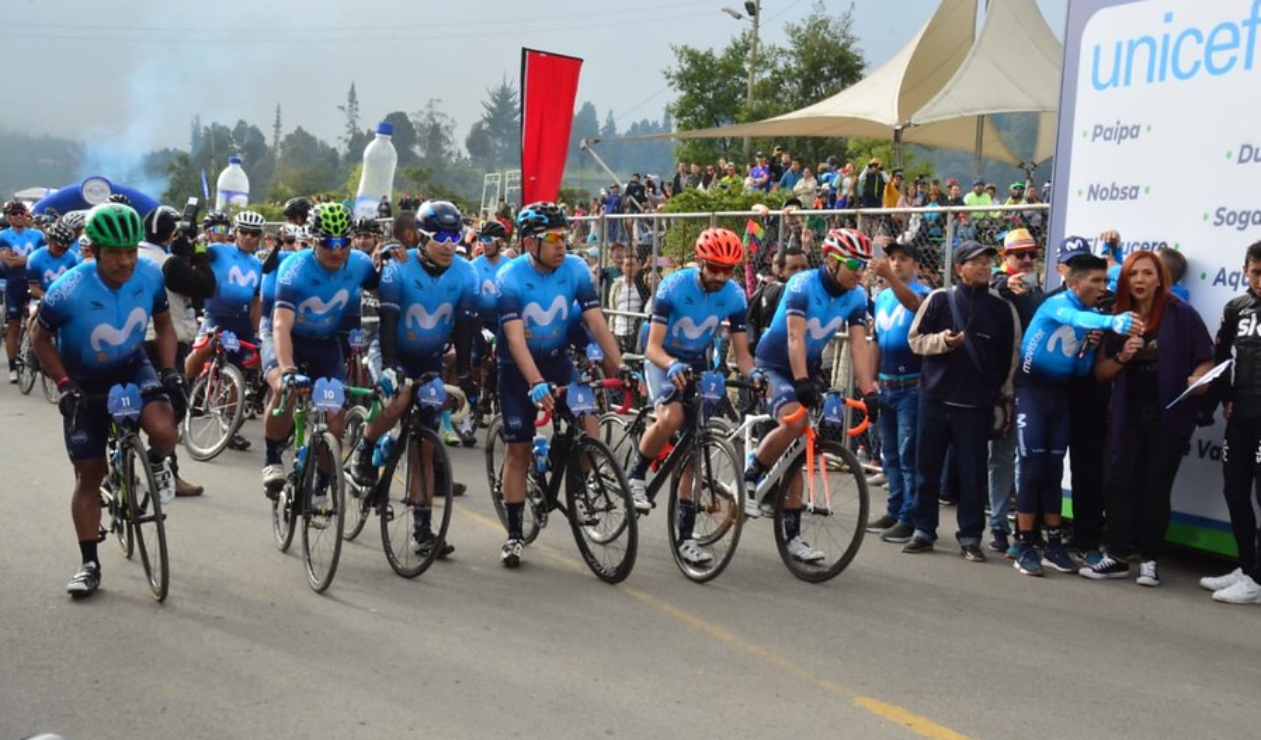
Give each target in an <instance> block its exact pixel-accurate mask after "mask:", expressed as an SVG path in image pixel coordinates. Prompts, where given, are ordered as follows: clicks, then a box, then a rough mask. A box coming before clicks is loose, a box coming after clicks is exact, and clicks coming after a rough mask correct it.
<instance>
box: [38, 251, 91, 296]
mask: <svg viewBox="0 0 1261 740" xmlns="http://www.w3.org/2000/svg"><path fill="white" fill-rule="evenodd" d="M82 261H83V259H82V258H81V257H80V256H79V253H78V252H72V251H70V250H69V249H67V250H66V251H65V252H62V254H61V256H60V257H57V256H54V255H53V253H52V251H50V250H49V249H48V247H40V248H39V249H36V250H35V251H34V252H32V253H31V256H30V257H27V258H26V281H27V282H28V283H30V284H31V285H38V286H39V289H40V290H42V291H44V292H45V293H47V292H48V286H50V285H52V284H53V281H54V280H56V279H57V278H59V277H61V276H62V274H63V273H65V272H66V271H67V270H69V269H70V268H72V267H74V266H75V265H77V264H79V263H80V262H82Z"/></svg>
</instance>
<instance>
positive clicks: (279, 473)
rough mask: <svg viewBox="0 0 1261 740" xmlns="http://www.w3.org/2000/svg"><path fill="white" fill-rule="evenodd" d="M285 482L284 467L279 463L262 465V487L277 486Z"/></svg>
mask: <svg viewBox="0 0 1261 740" xmlns="http://www.w3.org/2000/svg"><path fill="white" fill-rule="evenodd" d="M284 483H285V469H284V466H281V465H264V466H263V487H264V488H279V487H280V486H282V485H284Z"/></svg>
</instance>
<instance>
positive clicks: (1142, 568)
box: [1137, 560, 1160, 588]
mask: <svg viewBox="0 0 1261 740" xmlns="http://www.w3.org/2000/svg"><path fill="white" fill-rule="evenodd" d="M1137 583H1138V585H1140V586H1150V587H1152V588H1155V587H1156V586H1159V585H1160V576H1159V575H1157V573H1156V561H1155V560H1144V561H1143V562H1141V563H1139V564H1138V581H1137Z"/></svg>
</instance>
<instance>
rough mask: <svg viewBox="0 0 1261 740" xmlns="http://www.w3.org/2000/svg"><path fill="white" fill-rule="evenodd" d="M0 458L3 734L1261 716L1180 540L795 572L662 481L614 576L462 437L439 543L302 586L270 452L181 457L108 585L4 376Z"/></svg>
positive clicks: (890, 554) (366, 539) (50, 422)
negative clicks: (710, 531)
mask: <svg viewBox="0 0 1261 740" xmlns="http://www.w3.org/2000/svg"><path fill="white" fill-rule="evenodd" d="M246 434H247V436H248V437H250V438H252V439H253V440H254V441H255V444H256V446H257V445H258V444H260V435H261V432H260V430H259V425H258V424H257V423H256V422H250V423H249V424H247V428H246ZM0 460H3V469H4V473H3V478H2V479H0V492H3V495H4V499H5V500H6V501H7V502H8V503H9V506H8V507H7V508H6V512H7V517H6V525H5V526H4V527H3V533H4V534H3V538H2V539H0V552H2V553H3V566H2V567H0V625H3V630H2V631H0V672H2V675H3V678H2V679H0V740H5V739H7V738H18V737H21V736H23V735H24V734H27V733H29V732H33V731H36V730H44V731H56V732H59V733H61V734H62V735H64V736H65V737H67V738H69V739H70V740H88V739H95V738H120V739H121V738H129V739H130V738H164V739H165V738H172V737H180V738H185V739H188V740H191V739H192V738H216V739H217V738H260V737H265V738H276V739H280V738H346V737H379V738H396V737H405V736H413V737H414V736H416V735H418V734H422V733H423V734H424V735H426V736H430V737H443V738H480V737H497V738H512V737H537V738H571V737H572V738H594V737H608V738H617V737H623V738H665V737H683V738H709V737H717V736H719V735H721V736H725V737H738V738H744V737H790V738H819V737H844V738H874V739H877V740H883V739H885V738H890V739H893V738H913V737H916V736H920V737H928V738H1000V737H1009V736H1012V735H1013V734H1014V733H1018V732H1020V731H1022V730H1023V733H1024V734H1025V735H1026V736H1028V737H1036V738H1059V737H1065V738H1068V737H1073V738H1076V737H1097V738H1143V739H1148V738H1154V737H1214V738H1253V737H1255V736H1256V728H1257V724H1258V722H1257V720H1258V719H1259V718H1261V710H1258V709H1257V708H1256V707H1257V704H1256V697H1257V689H1258V687H1259V686H1261V651H1259V650H1258V648H1257V642H1258V635H1261V622H1259V621H1258V620H1261V610H1258V609H1254V608H1251V607H1225V606H1219V605H1215V604H1213V603H1212V602H1211V601H1210V600H1209V599H1208V594H1207V593H1206V592H1203V591H1200V590H1199V589H1197V588H1196V587H1195V579H1196V578H1198V576H1199V575H1201V574H1202V573H1203V572H1205V571H1207V570H1217V569H1220V564H1217V563H1209V562H1192V561H1189V560H1185V559H1184V560H1182V561H1181V562H1180V563H1170V564H1168V565H1167V566H1165V567H1164V568H1163V569H1162V576H1163V577H1164V579H1165V585H1164V586H1162V587H1161V588H1160V589H1159V590H1156V591H1151V590H1147V589H1142V588H1139V587H1137V586H1134V585H1133V584H1132V583H1124V582H1110V583H1093V582H1088V581H1086V580H1085V579H1081V578H1077V577H1075V576H1074V577H1070V576H1059V577H1055V576H1048V577H1047V578H1045V579H1032V578H1026V577H1022V576H1019V575H1018V574H1016V573H1015V572H1014V571H1013V570H1012V568H1011V567H1010V565H1009V564H1008V562H1007V561H1005V560H991V561H990V562H988V563H985V564H981V565H972V564H967V563H964V562H963V561H962V560H961V559H960V558H959V557H958V556H957V555H956V554H955V553H953V552H949V553H947V552H939V553H936V554H933V555H927V556H916V557H912V556H906V555H901V554H900V553H898V552H897V549H896V548H895V547H893V546H891V545H886V544H884V543H881V542H879V541H878V540H874V539H869V540H868V541H867V542H866V543H865V545H864V548H863V550H862V552H861V553H860V554H859V557H858V559H857V560H856V562H855V564H854V565H853V566H851V568H850V569H849V570H848V571H847V572H846V573H845V574H843V575H842V576H841V577H840V578H839V579H837V580H836V581H834V582H832V583H830V584H827V585H824V586H811V585H808V584H805V583H802V582H799V581H797V580H795V579H793V578H792V577H790V576H789V575H788V574H787V572H786V571H785V570H784V569H783V566H782V565H781V564H780V563H779V561H778V559H777V556H776V555H775V551H774V544H773V541H772V536H771V531H770V529H769V525H768V524H767V523H765V522H759V523H754V524H752V525H751V526H750V527H749V528H747V529H746V530H745V538H744V539H743V541H742V543H741V551H740V553H739V554H738V555H737V558H736V561H735V562H734V563H733V564H732V566H731V567H730V568H729V569H728V571H727V572H726V573H725V574H724V575H723V576H722V577H721V578H719V579H718V580H717V581H716V582H714V583H712V584H709V585H706V586H697V585H695V584H692V583H690V582H689V581H687V580H685V579H684V578H683V577H682V576H681V575H680V574H679V573H678V572H677V570H676V569H675V566H674V564H673V562H672V560H671V558H670V555H669V553H668V551H667V550H666V547H665V542H666V539H665V532H664V526H665V525H664V523H663V521H662V517H661V514H660V510H659V511H658V512H657V513H654V514H653V515H652V516H650V517H649V518H648V519H646V520H642V524H643V533H642V535H641V537H642V539H641V551H640V558H639V562H638V564H637V566H636V569H635V572H634V573H633V574H632V576H631V578H630V579H629V580H628V581H627V582H626V583H625V584H624V585H622V586H618V587H610V586H607V585H604V584H602V583H600V582H598V581H597V580H596V579H595V578H594V577H593V576H592V575H591V574H590V573H589V572H588V571H587V570H586V568H585V566H583V565H582V563H581V561H580V560H579V558H578V555H577V552H576V550H575V548H574V545H573V542H572V539H571V538H570V536H569V533H568V532H567V531H565V530H563V529H562V528H560V527H552V528H549V529H548V530H546V531H545V532H544V533H543V535H542V537H541V538H540V540H539V541H538V542H537V543H536V544H535V545H533V546H531V547H530V548H529V549H528V550H527V551H526V557H527V560H526V563H525V565H523V566H522V568H521V569H520V570H518V571H506V570H504V569H503V568H501V567H500V566H499V564H498V548H499V545H500V543H501V540H502V532H501V531H500V529H499V526H498V524H497V522H496V521H495V520H494V518H493V513H492V510H491V507H490V503H489V500H488V498H487V496H486V494H485V492H484V486H483V485H481V484H480V477H479V476H480V475H481V467H480V464H481V455H480V451H478V450H469V451H463V450H462V451H458V452H456V453H455V460H456V464H457V472H459V473H463V474H465V475H466V476H467V478H466V480H469V481H470V482H472V491H471V492H470V495H469V496H467V497H466V498H464V499H461V500H460V502H459V504H458V508H457V512H456V516H455V519H454V521H453V525H452V533H453V534H452V538H453V540H454V542H455V544H456V545H457V548H458V549H457V551H456V553H455V555H454V556H453V558H452V559H451V560H450V561H448V562H443V563H438V564H436V565H435V566H434V568H433V569H431V570H430V571H429V572H428V573H426V574H425V575H423V576H422V577H420V578H419V579H417V580H415V581H407V580H404V579H401V578H398V577H397V576H395V575H394V574H393V573H392V572H391V571H390V569H389V566H388V565H387V564H386V563H385V560H384V557H383V555H382V553H381V551H380V546H379V539H378V538H376V537H374V536H373V534H374V530H373V529H372V526H373V524H375V522H371V523H370V524H369V529H368V530H367V531H366V532H365V534H364V535H363V536H362V537H361V538H360V541H358V542H355V543H353V544H351V545H349V546H348V547H347V548H346V549H345V550H344V551H343V557H342V565H341V568H340V570H339V571H338V574H337V580H336V582H335V583H334V584H333V587H332V588H331V589H330V591H329V592H328V593H327V594H325V595H324V596H318V595H316V594H314V593H312V592H311V591H310V589H309V588H308V587H307V586H306V582H305V576H304V574H303V571H302V564H301V561H300V559H299V557H298V556H297V555H296V554H288V555H282V554H279V553H278V552H277V551H276V550H275V549H274V548H273V546H272V544H271V534H270V524H269V519H268V507H267V504H266V501H265V499H264V498H263V496H262V495H261V493H259V487H258V484H257V476H258V468H259V462H260V457H259V454H258V453H254V452H251V453H235V452H228V453H225V455H224V456H223V457H221V458H220V459H219V460H217V461H215V462H213V463H210V464H204V465H203V464H195V463H190V464H188V469H187V474H188V477H189V478H191V479H194V480H196V481H198V482H200V483H203V484H204V485H205V486H206V487H207V489H208V491H209V492H208V494H207V495H206V496H205V497H203V498H201V499H195V500H194V499H181V500H178V501H177V502H176V503H175V504H174V505H172V506H171V507H170V510H169V519H168V531H169V533H170V539H171V558H172V585H171V595H170V598H169V599H168V601H167V602H166V604H164V605H157V604H155V603H154V602H153V601H152V600H151V598H150V597H149V595H148V592H147V588H146V586H145V583H144V580H143V576H142V574H141V572H140V568H139V566H138V565H137V564H134V563H128V562H125V561H124V560H123V559H122V557H121V555H120V554H119V553H118V550H117V548H116V547H114V545H113V542H112V541H111V542H106V543H104V544H103V545H102V548H103V549H102V551H101V552H102V563H103V573H104V584H103V589H102V591H101V592H100V593H99V594H98V595H97V596H95V597H93V598H92V599H90V600H88V601H86V602H82V603H76V602H73V601H71V600H70V599H69V598H68V597H67V596H66V595H65V593H64V592H63V590H62V589H63V587H64V584H65V582H66V581H67V580H68V578H69V576H70V574H71V573H72V572H73V570H74V569H75V567H76V565H77V556H78V554H77V551H76V549H75V546H74V542H73V533H72V530H71V525H70V518H69V511H68V509H69V506H68V498H69V490H70V485H71V475H70V467H69V465H68V464H67V462H66V460H65V456H64V453H63V449H62V444H61V434H60V424H59V420H58V417H57V416H56V413H55V410H54V409H53V407H52V406H49V405H47V404H46V403H45V402H44V401H43V400H42V399H39V398H37V397H31V398H26V397H20V396H18V394H17V393H16V392H15V390H14V389H13V388H12V387H0ZM878 490H879V489H878ZM18 502H25V503H29V504H34V505H28V506H23V507H20V508H19V507H18V506H16V505H15V504H17V503H18ZM295 550H296V548H295Z"/></svg>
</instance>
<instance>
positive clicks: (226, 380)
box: [184, 363, 245, 462]
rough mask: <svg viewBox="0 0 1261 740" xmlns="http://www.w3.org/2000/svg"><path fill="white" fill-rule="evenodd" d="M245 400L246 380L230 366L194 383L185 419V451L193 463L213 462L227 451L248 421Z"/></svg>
mask: <svg viewBox="0 0 1261 740" xmlns="http://www.w3.org/2000/svg"><path fill="white" fill-rule="evenodd" d="M244 399H245V378H243V377H241V371H240V370H237V369H236V368H235V367H234V366H232V365H230V364H228V363H222V364H219V365H217V366H215V367H213V368H212V369H211V371H210V372H208V373H206V374H204V375H202V376H201V377H200V378H198V379H197V380H196V381H195V382H194V383H193V389H192V392H190V393H189V394H188V413H187V414H185V416H184V447H185V448H187V449H188V454H189V455H190V456H191V457H192V458H193V459H194V460H198V461H200V462H206V461H208V460H213V459H215V458H216V457H218V456H219V453H221V452H223V450H224V449H225V448H227V446H228V442H229V441H231V439H232V435H233V434H236V432H237V430H238V429H240V428H241V424H242V422H243V421H244V420H245V403H244Z"/></svg>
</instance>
